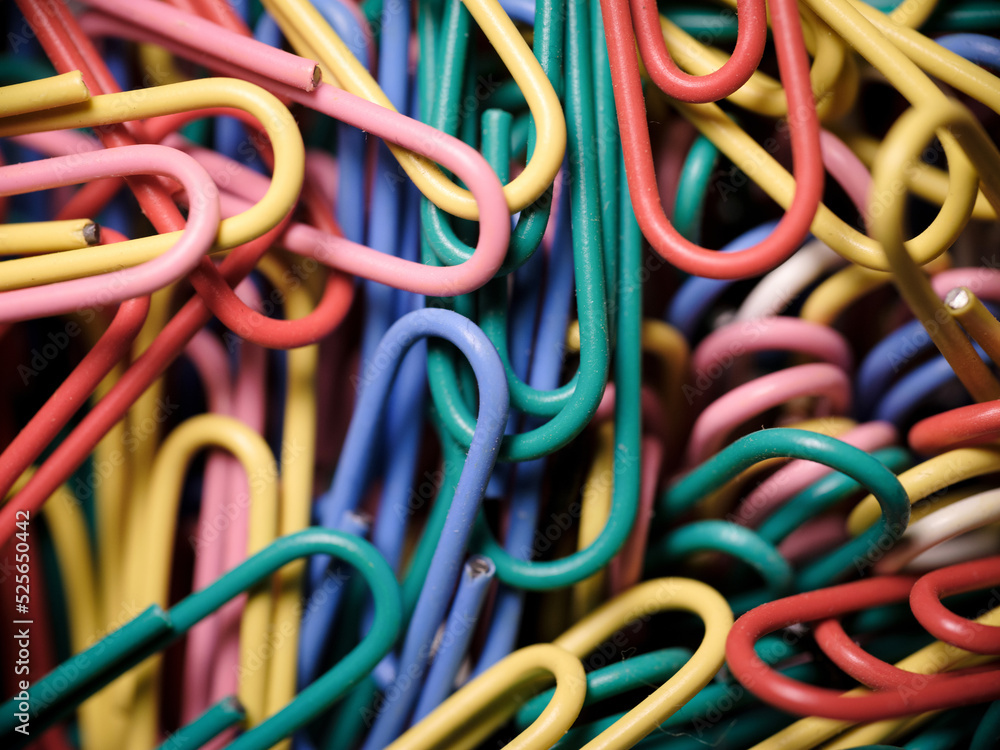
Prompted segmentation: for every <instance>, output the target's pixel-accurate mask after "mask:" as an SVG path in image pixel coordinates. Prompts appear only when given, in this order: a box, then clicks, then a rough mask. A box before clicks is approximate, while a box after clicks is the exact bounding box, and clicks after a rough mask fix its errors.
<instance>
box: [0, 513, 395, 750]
mask: <svg viewBox="0 0 1000 750" xmlns="http://www.w3.org/2000/svg"><path fill="white" fill-rule="evenodd" d="M315 554H324V555H333V556H335V557H337V558H339V559H342V560H344V561H345V562H348V563H350V564H351V565H353V566H354V567H355V568H356V569H357V570H358V571H359V572H360V573H361V574H362V576H363V577H364V578H365V580H366V581H367V582H368V584H369V585H370V586H371V589H372V592H373V593H374V595H375V606H376V611H377V617H376V619H375V624H374V625H373V627H372V629H371V631H370V632H369V633H368V635H367V636H366V638H365V639H364V640H363V641H362V643H361V644H359V645H358V647H356V648H355V649H354V650H353V651H351V653H350V654H348V655H347V656H346V657H345V658H344V659H343V660H342V661H341V662H340V663H339V664H338V665H336V666H335V667H333V668H332V669H331V670H330V671H328V672H327V673H326V674H324V675H323V676H322V677H320V678H319V679H317V681H316V682H314V683H313V684H312V685H310V686H309V687H308V688H306V689H305V690H303V691H302V692H301V693H300V694H299V696H297V697H296V699H295V700H294V701H293V702H292V703H291V704H289V705H287V706H285V707H284V708H283V709H281V710H280V711H278V712H277V713H276V714H275V715H273V716H271V717H269V718H268V719H266V720H265V721H263V722H262V723H261V724H258V725H257V726H256V727H253V728H252V729H250V730H249V731H247V732H245V733H244V734H242V735H240V737H239V738H238V739H237V740H236V741H235V742H233V743H232V744H231V745H230V747H231V748H267V747H271V746H272V745H273V744H274V743H275V742H277V741H279V740H281V739H282V738H283V737H286V736H288V735H289V734H291V733H292V732H294V731H295V730H296V729H297V728H298V727H299V726H302V725H303V724H305V723H307V722H308V721H311V720H312V719H313V718H315V717H316V716H317V715H318V714H319V713H320V712H322V711H323V710H324V709H325V708H327V707H328V706H329V705H331V704H332V703H333V702H334V701H335V700H336V699H337V697H338V696H340V695H342V694H343V693H344V692H346V691H347V690H348V689H350V687H351V685H352V684H353V683H354V682H356V681H357V680H359V679H360V678H361V677H362V676H363V675H364V674H365V673H367V672H368V671H370V670H371V668H372V667H374V666H375V664H376V663H377V662H378V660H379V659H381V658H382V657H383V656H384V655H385V653H386V652H387V651H388V650H389V648H390V647H391V645H392V643H393V642H394V641H395V639H396V634H397V632H398V630H399V623H400V619H401V612H400V603H399V592H398V587H397V585H396V580H395V577H394V576H393V574H392V571H391V570H390V569H389V567H388V566H387V565H386V563H385V561H384V560H382V558H381V557H380V556H379V555H378V553H377V552H375V550H374V549H373V548H372V547H371V545H369V544H368V543H367V542H364V541H363V540H360V539H358V538H357V537H352V536H350V535H347V534H341V533H339V532H336V531H331V530H327V529H309V530H306V531H301V532H299V533H297V534H293V535H291V536H288V537H284V538H282V539H279V540H277V541H275V542H274V543H272V544H271V545H269V546H268V547H266V548H265V549H263V550H261V551H260V552H258V553H257V554H256V555H254V556H253V557H251V558H249V559H248V560H247V561H246V562H244V563H242V564H241V565H239V566H238V567H237V568H235V569H233V570H231V571H230V572H228V573H225V574H224V575H222V576H221V577H220V578H219V579H218V580H216V581H215V582H214V583H212V585H211V586H209V587H208V588H206V589H203V590H201V591H198V592H196V593H194V594H191V595H189V596H188V597H187V598H185V599H184V600H183V601H181V602H179V603H178V604H176V605H174V606H173V607H171V608H170V609H169V610H164V609H162V608H161V607H160V606H158V605H153V606H152V607H150V608H149V609H147V610H145V611H144V612H143V613H142V614H140V615H139V616H138V617H136V618H135V619H134V620H132V621H130V622H129V623H127V624H126V625H124V626H123V627H122V628H120V629H118V630H116V631H115V632H113V633H111V634H110V635H108V636H106V637H105V638H104V639H103V640H101V641H98V642H97V643H96V644H94V645H93V646H91V647H90V648H88V649H87V650H86V651H83V652H81V653H80V654H77V655H76V656H74V657H72V658H70V659H69V660H68V661H66V662H65V663H63V664H62V665H60V667H58V668H57V669H56V670H55V671H54V672H53V673H51V674H50V675H47V676H46V677H45V678H44V679H42V680H40V681H39V682H37V683H35V684H34V685H33V690H32V702H31V708H30V711H29V721H30V723H31V725H32V726H33V728H34V729H35V730H36V731H37V730H38V729H39V728H44V727H47V726H51V725H52V723H54V722H56V721H58V720H59V719H61V718H63V717H64V716H66V715H67V714H68V713H70V712H71V711H73V710H74V709H75V708H76V706H77V705H79V703H81V702H82V701H83V700H85V699H86V698H87V697H88V696H90V695H92V694H93V693H94V692H96V691H97V690H99V689H100V688H101V687H103V686H104V685H106V684H108V683H109V682H111V681H112V680H113V679H115V678H116V677H118V676H119V675H121V674H123V673H124V672H125V671H126V670H128V669H129V668H131V667H133V666H135V665H137V664H139V663H140V662H142V661H143V660H144V659H146V658H148V657H149V656H151V655H152V654H155V653H156V652H158V651H161V650H162V649H163V648H165V647H166V646H167V645H168V644H170V643H172V642H174V641H176V640H177V639H179V638H181V637H182V636H183V635H184V634H185V633H186V632H187V631H188V630H189V629H190V628H191V627H192V626H193V625H194V624H195V623H197V622H198V621H200V620H202V619H203V618H204V617H206V616H207V615H209V614H210V613H212V612H213V611H215V610H216V609H218V608H219V607H220V606H221V605H222V604H224V603H225V602H227V601H229V600H230V599H232V598H233V597H235V596H237V595H238V594H239V593H241V592H242V591H246V590H247V589H249V588H251V587H253V586H255V585H256V584H258V583H260V582H262V581H264V580H265V579H266V578H267V577H268V576H270V575H271V574H272V573H275V572H276V571H277V570H278V569H280V568H281V567H282V566H284V565H286V564H288V563H289V562H292V561H293V560H296V559H299V558H301V557H305V556H308V555H315ZM8 709H9V710H8ZM4 711H5V714H4V720H3V724H2V726H0V731H2V732H3V734H4V736H11V737H12V739H13V740H14V744H13V745H12V747H24V746H25V745H26V743H27V740H28V738H27V737H24V736H22V735H18V734H15V733H14V732H13V729H14V725H15V723H16V722H17V719H16V718H15V714H16V713H18V711H19V709H18V701H17V698H16V697H15V698H14V699H13V700H11V701H8V702H7V703H6V704H4ZM202 720H205V721H212V722H213V724H214V721H215V719H214V717H212V716H209V717H203V719H202Z"/></svg>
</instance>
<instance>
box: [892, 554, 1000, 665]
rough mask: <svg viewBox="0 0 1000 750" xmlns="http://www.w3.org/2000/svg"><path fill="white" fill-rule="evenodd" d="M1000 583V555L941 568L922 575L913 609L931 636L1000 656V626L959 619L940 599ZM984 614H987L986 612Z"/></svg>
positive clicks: (914, 593) (913, 595)
mask: <svg viewBox="0 0 1000 750" xmlns="http://www.w3.org/2000/svg"><path fill="white" fill-rule="evenodd" d="M998 583H1000V556H997V557H988V558H986V559H984V560H973V561H971V562H967V563H961V564H959V565H952V566H950V567H947V568H941V569H940V570H935V571H933V572H931V573H928V574H926V575H925V576H923V577H922V578H921V579H920V580H919V581H917V582H916V583H915V584H914V585H913V590H912V591H911V592H910V608H911V609H912V610H913V614H914V616H916V618H917V620H918V621H919V622H920V624H921V625H923V626H924V628H925V629H926V630H927V632H928V633H930V634H932V635H933V636H934V637H936V638H939V639H941V640H942V641H947V642H948V643H951V644H954V645H955V646H958V647H959V648H964V649H965V650H966V651H972V652H973V653H977V654H1000V627H998V626H995V625H983V624H981V623H978V622H972V621H971V620H969V619H966V618H965V617H960V616H959V615H956V614H955V613H954V612H952V611H951V610H950V609H948V608H947V607H945V606H944V604H942V603H941V597H943V596H950V595H952V594H964V593H966V592H968V591H975V590H977V589H983V588H987V587H989V586H995V585H996V584H998ZM982 614H985V612H983V613H982Z"/></svg>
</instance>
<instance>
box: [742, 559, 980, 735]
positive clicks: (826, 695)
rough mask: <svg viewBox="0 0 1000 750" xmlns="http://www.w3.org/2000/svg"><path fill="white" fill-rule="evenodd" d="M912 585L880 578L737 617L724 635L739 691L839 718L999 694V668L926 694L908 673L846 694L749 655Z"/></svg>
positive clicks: (902, 593)
mask: <svg viewBox="0 0 1000 750" xmlns="http://www.w3.org/2000/svg"><path fill="white" fill-rule="evenodd" d="M956 567H957V566H956ZM914 583H915V580H914V578H912V577H909V576H882V577H879V578H869V579H866V580H863V581H854V582H852V583H846V584H842V585H840V586H832V587H830V588H826V589H821V590H819V591H810V592H808V593H805V594H797V595H795V596H790V597H787V598H785V599H779V600H777V601H773V602H769V603H767V604H763V605H761V606H760V607H757V608H756V609H753V610H751V611H750V612H747V613H746V614H745V615H743V616H742V617H740V618H739V619H738V620H737V621H736V624H735V625H734V626H733V629H732V630H731V631H730V632H729V637H728V638H727V640H726V661H727V663H728V664H729V668H730V670H731V671H732V673H733V675H734V676H735V677H736V679H737V680H739V681H740V683H741V684H742V685H743V686H744V687H746V688H747V689H748V690H751V691H752V692H753V693H754V694H755V695H757V696H758V697H759V698H761V699H762V700H764V701H766V702H767V703H769V704H771V705H772V706H775V707H776V708H779V709H781V710H783V711H788V712H790V713H793V714H798V715H800V716H820V717H824V718H828V719H837V720H839V721H851V722H869V721H881V720H883V719H892V718H896V717H900V716H909V715H911V714H918V713H923V712H924V711H936V710H939V709H945V708H956V707H958V706H965V705H970V704H974V703H982V702H983V701H988V700H995V699H996V698H998V697H1000V670H996V669H993V670H989V671H986V672H973V673H966V674H958V675H955V676H954V677H953V678H950V679H949V680H948V682H947V690H943V689H942V690H931V689H928V685H929V682H928V680H929V678H928V676H927V675H921V674H914V675H912V677H911V678H910V679H909V681H908V682H906V681H904V682H903V684H902V685H897V686H895V687H893V688H891V689H885V690H875V691H873V692H871V693H868V694H865V695H845V694H843V693H841V692H840V691H838V690H831V689H828V688H821V687H815V686H813V685H806V684H804V683H801V682H799V681H797V680H793V679H791V678H789V677H787V676H785V675H783V674H780V673H779V672H777V671H775V670H774V669H772V668H771V667H770V666H768V665H767V664H766V663H764V661H763V660H762V659H761V658H760V657H758V656H757V654H756V653H755V651H754V644H755V643H756V642H757V641H758V640H759V639H760V638H762V637H763V636H765V635H767V634H768V633H772V632H774V631H775V630H779V629H781V628H786V627H789V626H791V625H796V624H799V623H806V622H813V621H815V620H826V619H829V618H835V617H840V616H842V615H845V614H847V613H849V612H854V611H857V610H862V609H868V608H869V607H877V606H881V605H884V604H889V603H892V602H894V601H899V600H902V599H905V598H906V597H907V596H908V595H909V592H910V589H911V588H912V587H913V585H914Z"/></svg>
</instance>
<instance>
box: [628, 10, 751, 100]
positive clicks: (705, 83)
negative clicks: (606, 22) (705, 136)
mask: <svg viewBox="0 0 1000 750" xmlns="http://www.w3.org/2000/svg"><path fill="white" fill-rule="evenodd" d="M612 1H614V2H625V0H612ZM630 5H631V8H632V24H633V26H634V27H635V36H636V40H637V41H638V43H639V52H640V53H641V54H642V63H643V65H645V66H646V70H647V72H648V73H649V77H650V78H651V79H653V83H655V84H656V85H657V86H658V87H659V88H660V90H661V91H662V92H663V93H664V94H666V95H667V96H672V97H673V98H674V99H680V100H681V101H684V102H692V103H703V102H717V101H718V100H719V99H725V98H726V97H727V96H729V95H730V94H732V93H733V92H734V91H736V90H737V89H738V88H740V87H741V86H743V84H744V83H746V82H747V81H748V80H750V76H752V75H753V73H754V71H755V70H757V66H758V65H760V60H761V58H762V57H763V56H764V46H765V45H766V43H767V10H766V9H765V7H764V0H739V2H738V3H737V5H736V13H737V17H738V19H739V32H738V36H737V38H736V47H735V48H734V49H733V54H732V56H731V57H730V58H729V59H728V60H727V61H726V63H725V64H724V65H723V66H722V67H721V68H719V69H718V70H716V71H714V72H712V73H709V74H707V75H703V76H693V75H691V74H689V73H685V72H684V71H683V70H681V69H680V68H678V67H677V64H676V63H675V62H674V61H673V58H671V57H670V52H669V50H667V47H666V44H665V43H664V41H663V32H662V31H661V30H660V10H659V8H658V7H657V5H656V3H655V2H649V0H630Z"/></svg>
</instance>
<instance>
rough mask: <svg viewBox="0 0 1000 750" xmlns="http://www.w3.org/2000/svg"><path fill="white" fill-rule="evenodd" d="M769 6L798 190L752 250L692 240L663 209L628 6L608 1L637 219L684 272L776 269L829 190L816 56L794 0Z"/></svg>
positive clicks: (741, 274)
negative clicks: (727, 249) (812, 74)
mask: <svg viewBox="0 0 1000 750" xmlns="http://www.w3.org/2000/svg"><path fill="white" fill-rule="evenodd" d="M770 7H771V14H772V22H773V27H774V38H775V46H776V49H777V53H778V67H779V69H780V71H781V80H782V83H783V84H784V86H785V91H786V93H787V95H788V111H789V113H790V114H789V126H790V127H789V130H790V133H791V139H792V162H793V168H792V171H793V174H794V176H795V185H796V188H795V197H794V198H793V199H792V204H791V205H790V206H789V208H788V211H786V212H785V214H784V216H782V218H781V221H780V222H779V223H778V226H777V227H775V230H774V232H772V233H771V235H770V236H769V237H768V238H767V239H765V240H764V241H762V242H760V243H759V244H757V245H754V246H752V247H749V248H747V249H745V250H741V251H739V252H735V253H725V254H722V253H718V252H715V251H713V250H707V249H705V248H703V247H700V246H699V245H696V244H694V243H693V242H690V241H689V240H687V239H685V238H684V237H683V236H681V235H680V233H678V232H677V230H676V229H674V227H673V226H672V225H671V224H670V220H669V219H667V217H666V215H665V214H664V212H663V206H662V205H661V204H660V199H659V193H658V191H657V187H656V173H655V171H654V169H653V161H652V147H651V146H650V140H649V130H648V128H647V127H646V105H645V102H644V101H643V98H642V81H641V79H640V77H639V62H638V60H637V58H636V54H635V35H634V34H633V32H632V24H631V18H630V17H629V12H628V7H627V6H626V5H625V3H623V2H621V0H601V12H602V15H603V18H604V27H605V38H606V40H607V44H608V57H609V60H610V63H611V77H612V80H613V83H614V94H615V106H616V108H617V110H618V124H619V128H620V130H621V133H622V149H623V151H624V155H625V173H626V176H627V178H628V184H629V195H630V196H631V198H632V204H633V208H634V209H635V214H636V218H637V219H638V220H639V226H640V227H641V229H642V233H643V234H644V235H645V237H646V239H647V240H649V243H650V244H651V245H652V246H653V248H654V249H655V250H656V252H657V253H659V254H660V255H661V256H662V257H663V258H664V259H665V260H667V261H668V262H670V263H672V264H673V265H675V266H676V267H677V268H680V269H681V270H682V271H686V272H687V273H691V274H695V275H697V276H705V277H708V278H713V279H742V278H747V277H750V276H759V275H760V274H763V273H766V272H767V271H770V270H771V269H773V268H775V267H776V266H777V265H779V264H780V263H781V262H782V261H784V260H786V259H787V258H788V257H789V256H790V255H791V254H792V253H794V252H795V250H796V248H798V246H799V245H800V244H801V242H802V240H803V239H804V238H805V236H806V235H807V234H808V233H809V227H810V225H811V224H812V220H813V217H814V216H815V214H816V209H817V207H818V206H819V202H820V199H821V198H822V195H823V182H824V175H825V173H824V170H823V161H822V156H821V152H820V143H819V118H818V117H817V116H816V106H815V103H814V102H813V95H812V85H811V83H810V81H809V58H808V56H807V54H806V50H805V43H804V41H803V37H802V27H801V24H800V21H799V15H798V8H797V7H796V4H795V2H794V0H771V6H770Z"/></svg>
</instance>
